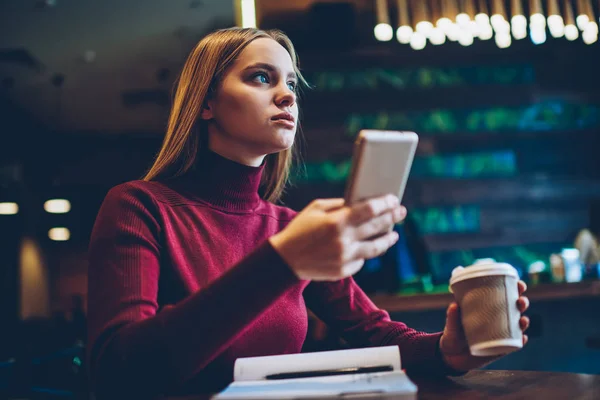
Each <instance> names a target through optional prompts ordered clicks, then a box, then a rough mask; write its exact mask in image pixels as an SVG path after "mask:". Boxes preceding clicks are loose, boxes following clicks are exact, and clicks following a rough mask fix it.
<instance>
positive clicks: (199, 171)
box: [185, 151, 264, 211]
mask: <svg viewBox="0 0 600 400" xmlns="http://www.w3.org/2000/svg"><path fill="white" fill-rule="evenodd" d="M263 169H264V163H263V164H262V165H260V166H258V167H251V166H248V165H244V164H240V163H237V162H235V161H232V160H229V159H227V158H225V157H223V156H221V155H219V154H217V153H215V152H212V151H201V152H199V153H198V156H197V161H196V163H195V164H194V167H193V168H192V170H191V171H190V172H189V173H187V174H186V175H185V181H186V183H185V186H186V187H185V189H186V191H189V192H191V193H193V194H194V195H195V196H198V197H199V198H201V199H202V200H203V201H205V202H207V203H209V204H211V205H213V206H215V207H218V208H221V209H224V210H228V211H249V210H253V209H254V208H256V207H257V206H258V204H259V203H260V200H261V197H260V195H259V193H258V188H259V186H260V182H261V177H262V172H263Z"/></svg>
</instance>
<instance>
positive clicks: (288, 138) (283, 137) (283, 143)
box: [274, 130, 296, 152]
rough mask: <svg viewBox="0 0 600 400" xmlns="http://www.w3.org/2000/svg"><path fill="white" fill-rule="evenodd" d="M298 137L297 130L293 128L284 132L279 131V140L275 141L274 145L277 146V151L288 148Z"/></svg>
mask: <svg viewBox="0 0 600 400" xmlns="http://www.w3.org/2000/svg"><path fill="white" fill-rule="evenodd" d="M295 137H296V132H294V131H291V130H286V131H284V132H278V133H277V140H276V143H274V145H275V146H274V147H276V148H277V150H276V151H275V152H279V151H282V150H287V149H289V148H290V147H292V146H293V145H294V138H295Z"/></svg>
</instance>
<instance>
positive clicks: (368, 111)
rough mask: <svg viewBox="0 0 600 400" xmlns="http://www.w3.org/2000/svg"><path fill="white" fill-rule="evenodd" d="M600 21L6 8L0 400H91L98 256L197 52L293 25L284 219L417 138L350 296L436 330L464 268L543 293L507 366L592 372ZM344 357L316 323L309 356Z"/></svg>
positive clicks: (566, 6) (145, 4)
mask: <svg viewBox="0 0 600 400" xmlns="http://www.w3.org/2000/svg"><path fill="white" fill-rule="evenodd" d="M599 16H600V2H598V1H595V0H594V1H591V0H573V1H568V0H543V1H542V0H506V1H504V0H389V1H386V0H345V1H342V0H339V1H333V0H320V1H313V0H285V1H282V0H235V1H231V0H170V1H165V0H126V1H123V0H103V1H99V0H87V1H81V0H1V1H0V137H1V139H2V141H1V142H0V143H1V144H0V310H1V314H0V318H1V320H0V321H1V323H0V326H1V327H2V339H1V341H0V397H2V394H4V393H7V394H8V395H11V396H16V395H19V396H21V397H26V396H29V397H31V398H33V397H39V396H58V397H61V396H63V397H69V396H70V397H73V396H85V393H86V381H85V368H84V367H85V360H84V357H83V352H82V349H83V347H84V346H85V314H86V292H87V258H86V257H87V245H88V240H89V236H90V233H91V229H92V226H93V223H94V220H95V217H96V213H97V211H98V209H99V206H100V204H101V202H102V200H103V198H104V196H105V194H106V193H107V191H108V190H109V189H110V188H111V187H113V186H115V185H117V184H119V183H122V182H125V181H129V180H134V179H139V178H140V177H141V176H142V175H143V174H144V172H145V171H146V170H147V168H149V166H150V165H151V163H152V160H153V157H154V155H155V154H156V153H157V151H158V149H159V146H160V144H161V141H162V138H163V134H164V131H165V127H166V122H167V116H168V112H169V107H170V102H171V94H172V90H173V84H174V81H175V79H176V78H177V75H178V73H179V71H180V69H181V67H182V66H183V63H184V61H185V59H186V57H187V55H188V54H189V52H190V51H191V49H192V48H193V47H194V46H195V44H196V43H197V42H198V41H199V40H200V39H201V38H202V37H203V36H204V35H205V34H206V33H207V32H210V31H213V30H215V29H218V28H224V27H230V26H235V25H238V26H258V27H259V28H264V29H268V28H279V29H282V30H283V31H284V32H286V33H287V34H288V35H289V36H290V37H291V39H292V40H293V42H294V44H295V45H296V47H297V50H298V52H299V55H300V63H301V69H302V71H303V73H304V74H305V76H306V77H307V79H308V81H309V83H310V84H311V85H312V88H311V89H310V90H306V91H304V93H303V94H302V98H301V108H302V114H303V118H302V123H303V140H302V141H301V142H302V143H300V145H301V147H302V153H303V159H304V166H303V167H301V168H297V169H296V170H295V171H294V174H293V186H292V187H290V189H289V190H288V191H287V193H286V195H285V197H284V203H285V205H287V206H289V207H291V208H294V209H297V210H300V209H302V208H303V207H304V206H305V205H307V204H308V203H309V202H310V201H311V200H312V199H314V198H318V197H339V196H342V195H343V192H344V185H345V181H346V178H347V176H348V172H349V169H350V163H351V154H352V145H353V141H354V139H355V137H356V135H357V133H358V131H359V130H360V129H363V128H373V129H394V130H412V131H415V132H417V133H418V134H419V135H420V144H419V148H418V154H417V156H416V158H415V161H414V164H413V168H412V171H411V175H410V179H409V183H408V187H407V191H406V195H405V198H404V204H405V205H406V206H407V208H408V210H409V218H408V219H407V221H406V222H405V223H404V224H402V225H399V226H397V230H398V232H399V233H400V234H401V235H400V236H401V240H400V241H399V243H398V244H397V245H396V246H395V247H394V248H392V249H391V250H390V251H389V252H388V253H387V254H386V255H384V256H383V257H380V258H379V259H375V260H369V261H368V262H367V264H366V265H365V267H364V268H363V270H362V271H361V272H360V273H359V274H357V275H356V280H357V281H358V282H359V283H360V284H361V286H362V287H363V288H364V289H365V291H367V292H368V293H369V294H371V295H372V298H373V300H374V301H375V302H376V303H377V304H378V305H380V306H381V307H384V308H386V309H387V310H389V311H390V313H391V314H392V317H393V318H395V319H398V320H402V321H404V322H407V323H408V324H410V325H411V326H414V327H415V328H418V329H424V330H430V331H433V330H439V329H441V328H442V327H443V323H444V308H445V306H446V305H447V304H448V303H449V302H450V301H451V295H450V294H449V293H448V287H447V286H448V279H449V277H450V274H451V271H452V269H453V268H454V267H456V266H457V265H469V264H472V263H474V262H475V261H476V260H480V259H483V258H493V259H495V260H497V261H502V262H509V263H511V264H512V265H514V266H515V267H516V268H517V269H518V271H519V273H520V274H521V277H522V279H524V280H525V281H527V282H528V284H529V293H530V298H531V301H532V306H531V311H530V316H531V319H532V327H531V330H530V344H529V345H528V346H527V347H526V348H525V349H524V350H523V351H521V352H519V353H515V354H512V355H510V356H508V357H506V358H505V359H503V360H501V361H499V362H497V363H495V364H493V365H492V367H493V368H505V369H535V370H554V371H571V372H587V373H600V317H599V315H600V311H599V310H600V280H599V271H600V270H599V268H598V261H599V260H598V252H599V250H598V243H597V239H596V235H597V234H600V168H599V167H600V154H599V152H600V77H599V67H598V65H600V64H599V63H600V44H598V42H597V39H598V22H599V20H598V18H599ZM338 346H343V342H340V341H339V340H338V339H337V338H336V337H334V336H333V335H332V334H331V333H330V332H328V331H327V328H326V327H324V326H323V325H322V324H321V323H320V322H319V321H318V320H316V319H312V320H311V333H310V335H309V338H308V340H307V344H306V350H307V351H311V350H322V349H328V348H334V347H338Z"/></svg>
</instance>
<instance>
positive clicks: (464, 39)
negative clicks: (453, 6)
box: [458, 30, 473, 47]
mask: <svg viewBox="0 0 600 400" xmlns="http://www.w3.org/2000/svg"><path fill="white" fill-rule="evenodd" d="M458 43H460V44H461V45H462V46H465V47H466V46H470V45H472V44H473V35H472V34H471V32H469V31H467V30H461V31H460V34H459V36H458Z"/></svg>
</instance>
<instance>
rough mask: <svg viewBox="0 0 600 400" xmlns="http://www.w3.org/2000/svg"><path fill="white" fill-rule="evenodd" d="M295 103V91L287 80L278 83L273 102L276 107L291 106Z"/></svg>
mask: <svg viewBox="0 0 600 400" xmlns="http://www.w3.org/2000/svg"><path fill="white" fill-rule="evenodd" d="M295 103H296V93H295V92H294V91H293V90H291V89H290V88H289V86H288V85H287V82H284V83H283V84H281V85H278V90H277V94H276V95H275V104H277V106H278V107H291V106H293V105H294V104H295Z"/></svg>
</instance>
